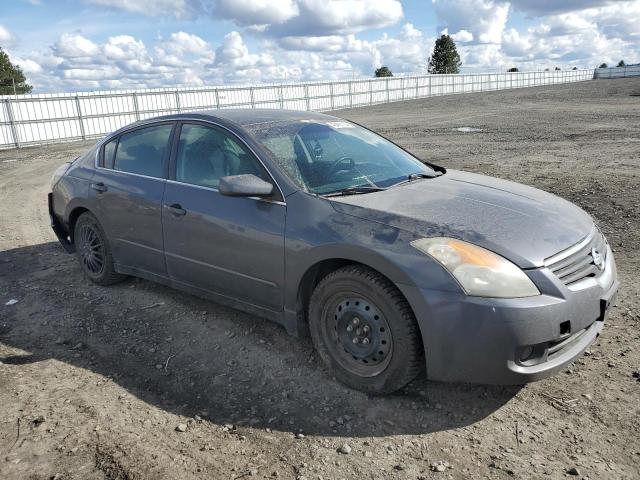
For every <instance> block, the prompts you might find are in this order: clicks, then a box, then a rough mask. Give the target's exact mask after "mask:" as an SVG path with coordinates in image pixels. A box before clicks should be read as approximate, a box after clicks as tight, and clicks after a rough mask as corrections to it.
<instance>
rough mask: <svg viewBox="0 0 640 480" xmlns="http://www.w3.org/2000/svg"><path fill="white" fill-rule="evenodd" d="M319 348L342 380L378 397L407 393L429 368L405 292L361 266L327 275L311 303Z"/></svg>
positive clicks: (312, 327)
mask: <svg viewBox="0 0 640 480" xmlns="http://www.w3.org/2000/svg"><path fill="white" fill-rule="evenodd" d="M309 328H310V331H311V337H312V339H313V343H314V346H315V348H316V350H317V351H318V354H319V355H320V357H321V358H322V360H323V361H324V363H325V364H326V365H327V366H328V367H329V368H331V370H332V371H333V372H334V373H335V375H336V377H337V378H338V380H340V381H341V382H343V383H345V384H346V385H348V386H350V387H352V388H355V389H358V390H362V391H365V392H367V393H373V394H384V393H390V392H393V391H395V390H398V389H399V388H402V387H403V386H405V385H406V384H407V383H409V382H410V381H411V380H413V379H414V378H415V377H416V376H417V375H418V373H419V372H420V371H421V370H422V369H423V368H424V360H423V357H424V355H423V349H422V342H421V338H420V332H419V330H418V326H417V323H416V319H415V317H414V315H413V312H412V310H411V308H410V306H409V304H408V303H407V301H406V300H405V298H404V297H403V296H402V294H401V293H400V291H399V290H398V289H397V288H396V287H395V285H393V284H392V283H391V282H390V281H389V280H388V279H386V278H385V277H383V276H382V275H380V274H379V273H377V272H375V271H373V270H371V269H369V268H366V267H363V266H358V265H353V266H347V267H343V268H340V269H338V270H336V271H335V272H332V273H330V274H329V275H327V276H326V277H325V278H324V279H322V281H320V283H319V284H318V285H317V287H316V289H315V290H314V292H313V294H312V296H311V301H310V304H309Z"/></svg>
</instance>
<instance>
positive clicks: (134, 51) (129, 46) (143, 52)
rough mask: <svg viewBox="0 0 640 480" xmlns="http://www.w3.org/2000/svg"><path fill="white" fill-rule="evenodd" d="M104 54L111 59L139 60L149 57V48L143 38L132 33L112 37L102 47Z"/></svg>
mask: <svg viewBox="0 0 640 480" xmlns="http://www.w3.org/2000/svg"><path fill="white" fill-rule="evenodd" d="M102 51H103V53H104V56H105V57H106V58H108V59H111V60H137V59H140V58H143V57H147V49H146V47H145V46H144V43H143V42H142V41H141V40H136V39H135V38H133V37H132V36H130V35H118V36H116V37H110V38H109V39H108V40H107V43H105V44H104V45H103V47H102Z"/></svg>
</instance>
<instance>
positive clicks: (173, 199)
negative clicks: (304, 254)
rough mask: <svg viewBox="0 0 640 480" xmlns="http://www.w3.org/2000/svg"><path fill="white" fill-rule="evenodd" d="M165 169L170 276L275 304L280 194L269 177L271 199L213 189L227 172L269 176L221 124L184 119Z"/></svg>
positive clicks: (282, 209) (280, 267)
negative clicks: (167, 176) (167, 171)
mask: <svg viewBox="0 0 640 480" xmlns="http://www.w3.org/2000/svg"><path fill="white" fill-rule="evenodd" d="M171 173H172V177H173V180H168V181H167V186H166V189H165V192H164V200H163V210H162V221H163V227H164V228H163V229H164V248H165V256H166V263H167V271H168V274H169V276H170V277H171V278H173V279H174V280H176V281H179V282H182V283H186V284H189V285H193V286H196V287H199V288H202V289H205V290H208V291H211V292H214V293H218V294H222V295H225V296H228V297H232V298H236V299H239V300H242V301H245V302H248V303H251V304H253V305H257V306H260V307H263V308H268V309H271V310H276V311H279V310H281V309H282V301H283V297H282V295H283V283H284V227H285V215H286V206H285V205H284V203H283V201H282V200H284V199H283V198H282V197H279V195H280V194H279V192H278V189H277V187H276V186H275V184H274V191H275V192H278V193H276V194H274V198H273V199H257V198H246V197H227V196H224V195H221V194H220V193H219V192H218V189H217V186H218V182H219V180H220V178H222V177H224V176H227V175H239V174H246V173H251V174H255V175H258V176H259V177H261V178H262V179H264V180H266V181H269V182H272V183H273V180H272V179H271V177H270V176H269V174H268V173H267V172H266V171H265V169H264V167H263V166H262V164H261V163H260V162H259V160H258V159H256V158H255V156H254V155H253V154H252V153H251V152H250V151H249V150H248V149H247V148H246V147H245V146H244V145H243V144H242V142H241V141H240V140H239V139H237V138H236V137H235V136H234V135H233V134H231V133H230V132H228V131H226V130H224V129H222V128H218V127H214V126H212V125H206V124H198V123H184V124H182V126H181V127H180V132H179V141H178V145H177V148H176V153H175V158H174V160H173V161H172V165H171Z"/></svg>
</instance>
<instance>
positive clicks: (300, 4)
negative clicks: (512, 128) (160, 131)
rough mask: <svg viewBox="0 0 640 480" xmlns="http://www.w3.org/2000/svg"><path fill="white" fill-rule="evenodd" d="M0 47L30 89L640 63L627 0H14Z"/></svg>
mask: <svg viewBox="0 0 640 480" xmlns="http://www.w3.org/2000/svg"><path fill="white" fill-rule="evenodd" d="M1 3H2V4H0V47H2V48H3V49H4V50H5V51H6V52H7V53H8V54H9V56H10V58H11V60H12V61H13V62H14V63H17V64H18V65H20V67H21V68H22V69H23V71H24V72H25V74H26V75H27V78H28V80H29V82H30V83H31V84H32V85H33V86H34V93H43V92H73V91H87V90H117V89H132V88H157V87H171V86H210V85H226V84H256V83H276V82H283V81H287V82H289V81H300V80H303V81H307V80H308V81H311V80H331V79H345V78H354V77H362V76H367V77H368V76H371V75H372V74H373V71H374V70H375V69H376V68H377V67H380V66H383V65H385V66H388V67H389V68H390V69H391V70H392V71H393V72H394V73H396V74H398V73H425V72H426V68H427V59H428V57H429V55H430V53H431V51H432V50H433V45H434V42H435V39H436V38H437V36H439V35H441V34H442V33H448V34H450V35H452V36H453V38H454V39H455V41H456V43H457V45H458V51H459V53H460V56H461V58H462V72H463V73H464V72H495V71H506V70H507V69H508V68H510V67H518V68H519V69H520V70H541V69H545V68H550V69H553V68H555V67H560V68H562V69H570V68H573V67H574V66H575V67H578V68H583V67H584V68H593V67H595V66H597V65H599V64H601V63H602V62H606V63H608V64H609V65H612V64H617V63H618V61H619V60H621V59H624V60H625V62H627V63H638V62H640V0H634V1H620V0H564V1H562V0H512V1H510V2H508V1H500V0H449V1H445V0H421V1H420V0H402V1H401V0H153V1H150V0H146V1H145V0H56V1H54V0H13V1H11V2H8V1H6V0H5V1H3V2H1Z"/></svg>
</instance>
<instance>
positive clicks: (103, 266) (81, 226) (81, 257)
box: [73, 212, 126, 285]
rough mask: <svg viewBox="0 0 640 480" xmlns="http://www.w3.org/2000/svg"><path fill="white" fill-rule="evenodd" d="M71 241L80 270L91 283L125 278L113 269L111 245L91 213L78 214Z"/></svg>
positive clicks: (102, 282) (104, 283)
mask: <svg viewBox="0 0 640 480" xmlns="http://www.w3.org/2000/svg"><path fill="white" fill-rule="evenodd" d="M73 242H74V244H75V247H76V257H77V258H78V261H79V262H80V266H81V267H82V271H83V272H84V274H85V275H86V276H87V277H88V278H89V280H91V281H92V282H93V283H96V284H98V285H113V284H114V283H118V282H121V281H122V280H124V279H125V278H126V275H122V274H120V273H117V272H116V271H115V269H114V267H113V256H112V255H111V245H109V241H108V239H107V236H106V234H105V233H104V230H103V229H102V226H101V225H100V223H99V222H98V219H96V217H95V216H94V215H93V214H91V213H89V212H85V213H83V214H82V215H80V217H79V218H78V220H77V221H76V224H75V226H74V229H73Z"/></svg>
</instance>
